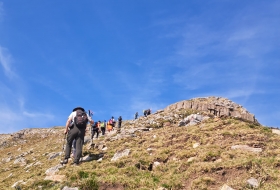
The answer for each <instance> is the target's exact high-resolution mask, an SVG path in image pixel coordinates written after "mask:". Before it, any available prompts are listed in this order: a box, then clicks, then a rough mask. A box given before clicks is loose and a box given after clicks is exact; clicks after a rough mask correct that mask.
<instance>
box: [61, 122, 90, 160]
mask: <svg viewBox="0 0 280 190" xmlns="http://www.w3.org/2000/svg"><path fill="white" fill-rule="evenodd" d="M85 132H86V129H80V128H78V127H76V126H74V127H73V128H72V129H70V131H69V132H68V135H67V143H66V151H65V159H68V158H70V153H71V148H72V143H73V141H74V139H75V140H76V154H75V158H74V163H77V164H78V163H79V161H80V158H81V156H82V151H83V144H84V137H85Z"/></svg>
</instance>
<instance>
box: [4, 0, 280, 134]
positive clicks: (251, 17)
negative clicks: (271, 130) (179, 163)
mask: <svg viewBox="0 0 280 190" xmlns="http://www.w3.org/2000/svg"><path fill="white" fill-rule="evenodd" d="M279 23H280V1H279V0H266V1H263V0H254V1H251V0H207V1H205V0H188V1H186V0H176V1H173V0H152V1H151V0H133V1H131V0H102V1H100V0H99V1H98V0H83V1H75V0H68V1H65V0H47V1H46V0H45V1H43V0H42V1H38V0H27V1H18V0H0V92H1V93H0V113H1V114H0V119H1V124H0V133H5V134H6V133H14V132H17V131H19V130H21V129H26V128H49V127H54V126H64V125H65V123H66V120H67V118H68V116H69V114H70V113H71V111H72V109H73V108H75V107H77V106H82V107H84V108H85V109H86V110H89V109H90V110H92V111H93V112H94V115H93V119H94V120H95V121H97V120H108V119H110V118H111V117H112V116H114V117H115V118H118V117H119V116H122V117H123V119H124V120H127V119H133V117H134V114H135V112H136V111H138V112H139V113H140V115H143V113H142V110H144V109H148V108H150V109H151V110H152V112H154V111H156V110H160V109H164V108H165V107H167V106H168V105H170V104H173V103H176V102H179V101H182V100H189V99H192V98H197V97H209V96H217V97H225V98H228V99H230V100H232V101H233V102H235V103H237V104H240V105H242V106H243V107H244V108H246V109H247V110H248V111H249V112H250V113H253V114H255V117H256V119H257V120H258V121H259V122H260V123H261V124H262V125H264V126H268V127H280V105H279V103H280V89H279V86H280V74H279V73H280V24H279Z"/></svg>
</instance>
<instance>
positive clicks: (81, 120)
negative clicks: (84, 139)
mask: <svg viewBox="0 0 280 190" xmlns="http://www.w3.org/2000/svg"><path fill="white" fill-rule="evenodd" d="M74 123H75V125H76V127H78V128H80V129H85V128H86V127H87V123H88V118H87V114H86V112H84V111H82V110H76V116H75V118H74Z"/></svg>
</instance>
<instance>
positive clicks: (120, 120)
mask: <svg viewBox="0 0 280 190" xmlns="http://www.w3.org/2000/svg"><path fill="white" fill-rule="evenodd" d="M121 125H122V116H120V117H119V118H118V128H119V129H120V128H121Z"/></svg>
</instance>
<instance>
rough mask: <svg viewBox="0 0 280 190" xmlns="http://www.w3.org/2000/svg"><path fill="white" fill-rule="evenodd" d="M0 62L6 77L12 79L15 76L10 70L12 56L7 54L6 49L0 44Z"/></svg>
mask: <svg viewBox="0 0 280 190" xmlns="http://www.w3.org/2000/svg"><path fill="white" fill-rule="evenodd" d="M0 64H1V65H2V67H3V69H4V73H5V75H6V76H7V77H8V78H10V79H13V78H14V77H16V74H15V73H14V72H13V71H12V56H11V55H10V54H9V52H8V50H7V49H6V48H4V47H2V46H0Z"/></svg>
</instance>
